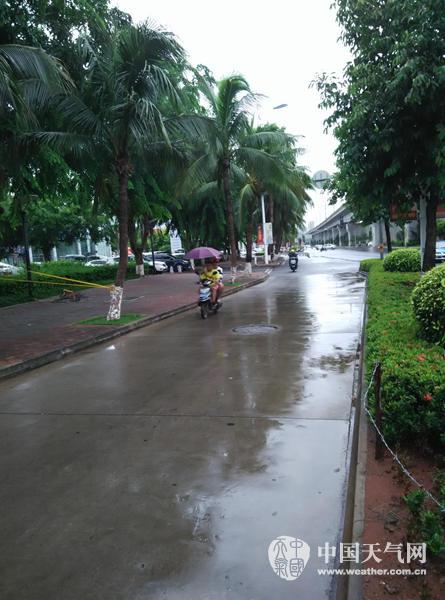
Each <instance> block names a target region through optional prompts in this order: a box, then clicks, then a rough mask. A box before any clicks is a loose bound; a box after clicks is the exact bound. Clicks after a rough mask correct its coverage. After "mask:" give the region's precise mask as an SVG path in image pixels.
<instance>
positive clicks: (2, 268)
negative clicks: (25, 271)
mask: <svg viewBox="0 0 445 600" xmlns="http://www.w3.org/2000/svg"><path fill="white" fill-rule="evenodd" d="M19 271H20V269H19V268H18V267H14V265H10V264H9V263H5V262H0V275H17V273H18V272H19Z"/></svg>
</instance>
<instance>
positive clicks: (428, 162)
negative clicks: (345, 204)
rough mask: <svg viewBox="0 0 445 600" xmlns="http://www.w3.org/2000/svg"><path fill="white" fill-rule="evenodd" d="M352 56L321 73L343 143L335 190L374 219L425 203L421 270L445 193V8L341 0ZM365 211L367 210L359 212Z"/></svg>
mask: <svg viewBox="0 0 445 600" xmlns="http://www.w3.org/2000/svg"><path fill="white" fill-rule="evenodd" d="M335 6H336V8H337V19H338V21H339V23H340V25H341V27H342V30H343V34H342V37H343V41H344V42H345V43H346V44H347V45H348V46H349V47H350V49H351V51H352V54H353V60H352V61H351V62H350V63H348V65H347V66H346V69H345V75H344V79H343V80H342V81H335V80H333V79H331V78H328V77H326V76H323V77H322V78H320V79H319V81H318V87H319V89H320V90H321V91H322V93H323V101H322V104H323V105H324V106H325V107H327V108H330V109H333V112H332V114H331V116H330V118H329V119H328V120H327V124H328V126H330V127H333V128H334V133H335V135H336V137H337V139H338V140H339V146H338V149H337V165H338V169H339V173H338V175H337V177H336V179H335V185H336V190H337V193H338V195H339V196H340V197H347V198H348V200H349V202H350V203H351V204H352V206H354V207H355V208H357V207H358V206H360V205H361V204H362V203H366V204H370V210H365V212H368V213H369V214H376V215H379V214H380V215H383V216H384V217H385V215H386V216H387V214H388V203H389V202H394V203H396V204H398V205H399V207H400V208H401V210H403V209H404V208H408V207H409V206H410V205H412V204H413V202H415V201H420V200H422V201H424V202H425V203H426V221H427V239H426V247H425V254H424V260H423V268H424V269H428V268H431V267H432V266H433V265H434V254H435V238H436V235H435V233H436V212H437V206H438V202H439V199H440V198H441V196H442V194H443V193H444V188H445V171H444V165H445V145H444V137H445V128H444V125H443V123H444V122H445V106H444V103H443V101H442V98H443V94H444V91H445V71H444V68H443V56H444V54H445V12H444V10H443V2H442V1H441V0H425V1H423V0H422V1H420V0H399V1H397V2H395V1H394V0H369V1H367V2H363V1H362V0H336V2H335ZM360 210H361V209H360Z"/></svg>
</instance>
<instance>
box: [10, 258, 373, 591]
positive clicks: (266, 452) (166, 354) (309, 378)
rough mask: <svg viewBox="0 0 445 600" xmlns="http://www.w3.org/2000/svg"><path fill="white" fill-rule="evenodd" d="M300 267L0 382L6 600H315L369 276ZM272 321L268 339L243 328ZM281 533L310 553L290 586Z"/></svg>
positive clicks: (345, 267)
mask: <svg viewBox="0 0 445 600" xmlns="http://www.w3.org/2000/svg"><path fill="white" fill-rule="evenodd" d="M356 266H357V265H355V264H354V263H346V262H340V261H335V260H327V259H326V258H323V259H320V258H313V259H312V258H311V259H302V260H301V261H300V265H299V269H298V271H297V272H296V273H291V272H290V271H289V270H288V269H287V267H285V266H283V267H281V268H280V269H277V270H276V271H275V272H274V273H273V275H272V276H271V278H270V279H269V281H268V282H266V283H265V284H262V285H260V286H256V287H254V288H250V289H249V290H246V291H243V292H242V293H240V294H237V295H235V296H232V297H231V298H227V299H226V300H225V301H224V306H223V309H222V311H221V312H220V314H218V315H217V316H215V317H209V319H208V320H207V321H202V320H201V319H200V318H199V316H198V313H197V312H196V313H195V312H189V313H186V314H183V315H180V316H178V317H175V318H173V319H170V320H168V321H164V322H162V323H159V324H156V325H154V326H151V327H148V328H145V329H141V330H138V331H136V332H134V333H132V334H130V335H127V336H124V337H122V338H119V339H118V340H117V341H115V342H113V344H106V345H103V346H99V347H97V348H95V349H92V350H89V351H87V352H83V353H81V354H78V355H76V356H74V357H72V358H70V359H67V360H65V361H62V362H59V363H54V364H52V365H49V366H47V367H43V368H41V369H39V370H37V371H35V372H32V373H30V374H28V375H23V376H20V377H17V378H15V379H12V380H9V381H5V382H3V383H1V384H0V397H1V402H0V410H1V418H0V469H1V473H2V475H3V479H4V485H2V487H1V488H0V503H1V506H2V513H1V515H0V530H1V531H2V535H1V537H0V549H1V556H2V558H1V559H0V560H1V562H2V563H3V564H2V565H1V572H2V574H3V580H2V582H1V583H0V589H1V587H2V586H3V591H2V593H1V594H0V595H1V597H2V598H11V599H14V600H15V599H16V598H21V599H28V598H29V600H31V599H32V600H40V599H42V600H43V599H44V600H52V599H53V598H54V599H59V598H61V597H63V599H64V600H71V599H72V600H78V598H83V599H86V600H90V599H91V600H99V599H102V598H104V599H105V598H107V599H108V598H116V599H122V600H124V599H125V600H129V599H130V598H131V599H137V600H142V599H146V598H150V599H151V598H155V599H157V598H167V599H172V600H176V599H178V600H179V599H181V600H188V599H190V600H192V599H193V600H195V599H197V600H198V599H206V600H207V599H210V600H213V599H215V600H216V599H218V600H220V599H225V598H231V599H232V598H236V599H238V598H239V599H255V600H257V599H263V598H264V599H269V598H271V597H277V598H280V599H281V598H282V599H287V598H304V599H306V598H311V599H312V598H314V599H317V598H325V597H329V594H331V593H332V590H333V582H332V581H331V579H330V578H328V577H321V576H318V575H317V574H316V568H317V567H323V562H322V559H319V558H318V557H317V546H318V545H320V546H321V545H324V543H325V542H330V543H335V542H336V541H337V539H338V537H339V535H340V528H341V515H342V509H343V503H344V494H345V478H346V470H345V469H346V453H347V443H348V433H349V418H350V412H351V390H352V378H353V370H354V359H355V355H356V351H357V343H358V340H359V334H360V325H361V319H362V310H363V291H364V283H363V281H362V280H361V279H360V277H359V275H358V274H357V272H356ZM259 324H261V325H273V326H274V328H270V329H269V330H268V331H264V330H263V331H261V332H255V329H253V330H247V332H246V330H244V332H242V331H241V332H240V331H234V329H235V330H236V328H239V327H244V326H252V325H259ZM279 535H290V536H295V537H299V538H302V539H304V540H305V541H306V542H307V543H308V544H309V545H310V546H311V551H312V555H311V559H310V562H309V563H308V566H307V567H306V570H305V571H304V572H303V574H302V575H301V577H300V578H299V579H298V580H297V581H294V582H287V581H284V580H281V579H280V578H279V577H278V576H277V575H275V574H274V572H273V570H272V568H271V566H270V565H269V562H268V558H267V548H268V546H269V543H270V542H271V541H272V540H273V539H274V538H276V537H277V536H279Z"/></svg>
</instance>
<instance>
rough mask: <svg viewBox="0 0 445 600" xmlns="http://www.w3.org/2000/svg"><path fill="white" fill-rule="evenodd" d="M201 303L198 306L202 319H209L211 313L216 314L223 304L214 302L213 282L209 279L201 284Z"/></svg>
mask: <svg viewBox="0 0 445 600" xmlns="http://www.w3.org/2000/svg"><path fill="white" fill-rule="evenodd" d="M199 286H200V287H199V301H198V306H199V307H200V309H201V317H202V318H203V319H207V317H208V316H209V313H213V314H216V313H217V312H218V310H219V309H220V308H221V306H222V303H221V302H219V301H217V302H215V303H213V302H212V288H211V286H212V282H211V281H209V280H208V279H205V280H204V281H201V282H200V283H199Z"/></svg>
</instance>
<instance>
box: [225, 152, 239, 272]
mask: <svg viewBox="0 0 445 600" xmlns="http://www.w3.org/2000/svg"><path fill="white" fill-rule="evenodd" d="M223 190H224V199H225V201H226V210H227V229H228V234H229V241H230V263H231V269H232V280H234V278H235V276H236V264H237V252H236V238H235V223H234V219H233V199H232V192H231V190H230V160H229V159H224V161H223Z"/></svg>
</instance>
